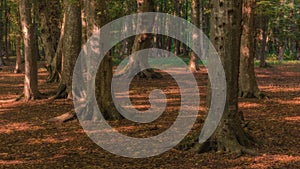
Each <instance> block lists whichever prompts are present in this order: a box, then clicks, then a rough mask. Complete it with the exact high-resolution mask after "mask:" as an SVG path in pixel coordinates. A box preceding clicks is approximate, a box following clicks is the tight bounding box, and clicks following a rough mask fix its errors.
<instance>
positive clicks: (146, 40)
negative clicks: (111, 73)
mask: <svg viewBox="0 0 300 169" xmlns="http://www.w3.org/2000/svg"><path fill="white" fill-rule="evenodd" d="M137 5H138V10H137V12H139V13H141V12H153V11H154V1H153V0H137ZM143 22H145V21H143ZM148 24H149V21H148ZM152 40H153V36H152V35H150V34H141V35H137V36H136V37H135V40H134V44H133V48H132V53H134V52H136V51H139V50H142V49H146V48H150V47H151V46H152V44H151V43H152ZM148 64H149V63H148V58H147V56H143V58H141V57H140V56H137V55H131V56H130V57H129V62H128V64H127V65H126V66H125V67H124V68H123V69H122V70H121V71H120V72H117V73H116V75H117V76H124V77H133V76H134V75H135V73H134V72H135V70H143V69H144V68H146V67H149V66H148ZM139 76H140V77H141V78H161V75H160V74H159V73H156V72H154V70H153V69H147V70H144V71H142V72H140V73H139Z"/></svg>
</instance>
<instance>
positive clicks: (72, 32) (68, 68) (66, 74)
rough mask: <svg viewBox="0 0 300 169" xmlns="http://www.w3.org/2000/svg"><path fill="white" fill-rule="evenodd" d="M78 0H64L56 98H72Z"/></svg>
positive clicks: (78, 36)
mask: <svg viewBox="0 0 300 169" xmlns="http://www.w3.org/2000/svg"><path fill="white" fill-rule="evenodd" d="M80 4H81V3H80V0H74V1H69V0H65V5H66V11H65V12H66V23H65V24H66V25H65V31H64V38H63V46H64V47H63V51H62V53H63V70H62V79H61V83H60V86H59V89H58V92H57V95H56V96H55V97H56V98H69V99H72V77H73V69H74V66H75V63H76V60H77V57H78V55H79V53H80V50H81V38H82V36H81V33H82V30H81V5H80Z"/></svg>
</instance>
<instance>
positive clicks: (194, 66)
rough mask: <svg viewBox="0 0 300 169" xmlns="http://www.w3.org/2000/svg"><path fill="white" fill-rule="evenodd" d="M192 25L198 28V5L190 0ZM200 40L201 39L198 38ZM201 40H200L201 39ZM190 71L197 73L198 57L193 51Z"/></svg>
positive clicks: (197, 1)
mask: <svg viewBox="0 0 300 169" xmlns="http://www.w3.org/2000/svg"><path fill="white" fill-rule="evenodd" d="M192 23H193V24H194V25H195V26H197V27H198V28H199V27H200V3H199V0H192ZM200 39H201V38H200ZM201 40H202V39H201ZM190 57H191V59H190V70H191V71H193V72H196V71H199V64H198V60H199V59H198V56H197V55H196V53H195V52H194V51H191V53H190Z"/></svg>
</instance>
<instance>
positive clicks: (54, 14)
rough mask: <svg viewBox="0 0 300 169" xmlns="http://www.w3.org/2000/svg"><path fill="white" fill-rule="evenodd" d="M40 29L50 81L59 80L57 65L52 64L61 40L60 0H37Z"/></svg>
mask: <svg viewBox="0 0 300 169" xmlns="http://www.w3.org/2000/svg"><path fill="white" fill-rule="evenodd" d="M37 5H38V12H39V21H40V31H41V35H40V37H41V39H42V46H43V49H44V51H45V58H46V61H47V63H46V67H47V70H48V73H49V78H48V81H49V82H57V81H58V80H59V77H58V76H57V70H56V67H57V66H56V65H52V62H53V60H54V58H55V57H54V56H55V53H56V48H57V45H58V41H59V32H60V30H59V26H58V25H59V20H60V19H59V18H60V11H61V9H60V2H59V1H58V0H52V1H37Z"/></svg>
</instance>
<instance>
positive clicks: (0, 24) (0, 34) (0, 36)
mask: <svg viewBox="0 0 300 169" xmlns="http://www.w3.org/2000/svg"><path fill="white" fill-rule="evenodd" d="M2 9H3V4H2V0H1V1H0V30H3V22H2V21H3V20H2ZM2 39H3V31H0V66H3V65H4V62H3V57H2V56H3V52H2V49H3V43H2V42H3V41H2Z"/></svg>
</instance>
